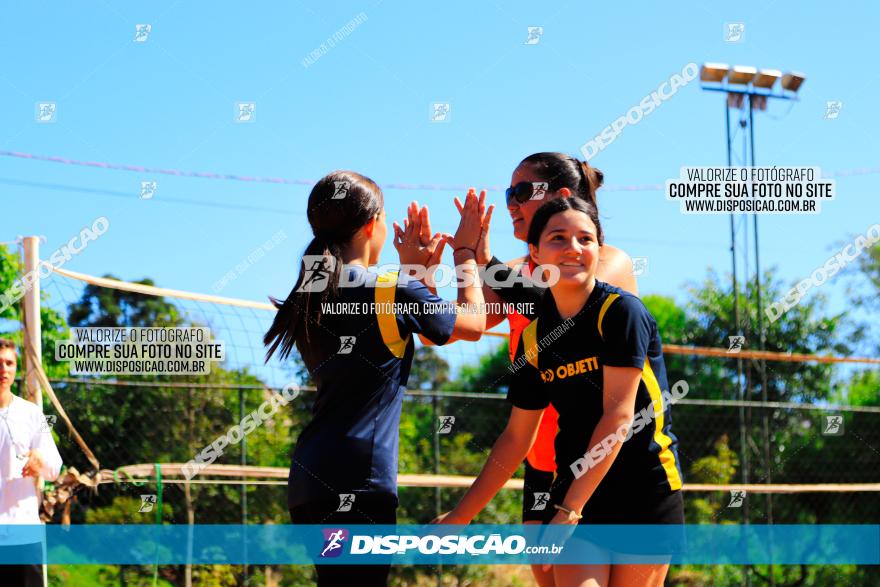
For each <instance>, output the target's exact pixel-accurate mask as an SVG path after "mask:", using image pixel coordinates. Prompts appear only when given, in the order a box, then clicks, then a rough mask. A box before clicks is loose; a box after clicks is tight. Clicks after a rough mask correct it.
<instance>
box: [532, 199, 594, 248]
mask: <svg viewBox="0 0 880 587" xmlns="http://www.w3.org/2000/svg"><path fill="white" fill-rule="evenodd" d="M566 210H577V211H578V212H583V213H584V214H586V215H587V216H589V218H590V220H592V221H593V224H595V225H596V240H597V241H598V242H599V245H600V246H601V245H602V244H603V243H604V241H605V237H604V236H603V234H602V224H601V223H600V222H599V211H598V210H597V209H596V206H594V205H593V204H591V203H590V202H587V201H585V200H581V199H579V198H557V199H555V200H550V201H549V202H547V203H546V204H544V205H543V206H541V207H540V208H538V211H537V212H535V215H534V216H533V217H532V224H531V225H530V226H529V235H528V237H527V238H526V242H527V243H529V244H530V245H535V246H536V247H537V246H538V241H540V240H541V233H542V232H544V229H545V228H546V227H547V223H548V222H550V219H551V218H553V217H554V216H556V215H557V214H559V213H560V212H565V211H566Z"/></svg>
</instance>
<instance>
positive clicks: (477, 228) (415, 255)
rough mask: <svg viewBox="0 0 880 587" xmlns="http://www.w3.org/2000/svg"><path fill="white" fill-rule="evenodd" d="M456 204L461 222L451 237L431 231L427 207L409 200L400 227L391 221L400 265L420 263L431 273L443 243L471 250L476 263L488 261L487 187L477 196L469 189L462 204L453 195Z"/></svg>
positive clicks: (489, 219) (441, 250)
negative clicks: (474, 254)
mask: <svg viewBox="0 0 880 587" xmlns="http://www.w3.org/2000/svg"><path fill="white" fill-rule="evenodd" d="M455 207H456V208H458V212H459V214H461V221H460V222H459V225H458V230H457V231H456V233H455V235H454V236H453V235H451V234H448V233H441V232H436V233H432V231H431V220H430V217H429V215H428V207H427V206H422V207H419V204H418V202H411V203H410V205H409V207H408V208H407V211H406V212H407V217H406V219H404V221H403V227H401V226H400V224H399V223H397V222H394V248H395V249H397V253H398V255H399V256H400V264H401V265H420V266H423V267H425V268H426V269H427V270H428V272H429V274H430V273H431V271H430V269H431V268H432V267H434V266H436V265H437V264H438V263H440V259H441V258H442V255H443V249H444V247H445V246H446V243H449V244H450V246H451V247H452V248H453V249H458V248H466V249H471V250H473V251H474V252H475V253H476V256H477V263H482V264H485V263H487V262H488V261H489V258H491V256H490V257H488V258H485V256H486V254H487V253H488V251H489V237H488V234H489V223H490V222H491V219H492V211H493V210H494V209H495V206H494V205H491V206H489V208H488V210H487V209H486V190H482V191H481V192H480V196H479V197H477V192H476V190H475V189H474V188H471V189H470V190H468V193H467V196H466V197H465V201H464V203H463V204H462V202H461V200H459V199H458V196H456V198H455Z"/></svg>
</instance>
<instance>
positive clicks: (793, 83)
mask: <svg viewBox="0 0 880 587" xmlns="http://www.w3.org/2000/svg"><path fill="white" fill-rule="evenodd" d="M805 79H807V78H806V76H805V75H804V74H802V73H797V72H795V71H791V72H789V73H786V74H785V75H784V76H782V89H783V90H788V91H789V92H797V91H798V90H799V89H800V88H801V84H803V83H804V80H805Z"/></svg>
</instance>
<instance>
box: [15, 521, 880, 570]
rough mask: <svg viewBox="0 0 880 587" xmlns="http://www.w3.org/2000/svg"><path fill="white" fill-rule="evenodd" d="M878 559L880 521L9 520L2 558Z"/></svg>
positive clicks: (233, 561) (405, 561)
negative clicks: (595, 523) (179, 522)
mask: <svg viewBox="0 0 880 587" xmlns="http://www.w3.org/2000/svg"><path fill="white" fill-rule="evenodd" d="M38 563H48V564H53V565H81V564H123V565H153V564H159V565H176V564H186V563H191V564H224V565H241V564H251V565H254V564H257V565H259V564H264V565H265V564H271V565H308V564H392V565H413V564H415V565H437V564H453V565H459V564H478V565H498V564H536V563H552V564H602V563H606V564H607V563H610V564H624V563H642V564H651V563H671V564H702V565H728V564H730V565H747V564H748V565H761V564H779V565H799V564H807V565H843V564H853V565H877V564H880V525H790V526H788V525H783V526H764V525H752V526H739V525H718V526H711V525H682V526H673V525H669V526H611V525H608V526H585V525H581V526H563V525H552V526H536V525H470V526H442V525H441V526H431V525H398V526H378V525H376V526H355V525H352V526H331V525H328V526H310V525H265V526H242V525H194V526H186V525H162V526H144V525H115V526H114V525H79V526H70V527H67V528H64V527H62V526H54V525H53V526H2V527H0V564H38Z"/></svg>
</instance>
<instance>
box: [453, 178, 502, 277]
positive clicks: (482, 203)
mask: <svg viewBox="0 0 880 587" xmlns="http://www.w3.org/2000/svg"><path fill="white" fill-rule="evenodd" d="M455 207H456V208H458V212H459V214H461V222H460V223H459V225H458V230H457V231H456V232H455V236H454V237H452V238H448V239H447V240H448V241H449V243H450V244H451V245H452V248H453V249H456V250H457V249H470V250H471V251H473V252H474V255H475V257H476V258H477V263H481V264H485V263H488V261H489V259H491V257H489V259H483V257H485V255H484V254H481V251H480V250H479V249H480V248H481V247H482V246H483V245H482V242H483V241H485V247H486V249H488V237H487V235H488V232H489V223H490V221H491V219H492V211H493V210H494V209H495V206H494V205H491V206H489V209H488V210H486V190H482V191H481V192H480V196H479V198H478V197H477V192H476V190H475V189H474V188H471V189H470V190H468V193H467V196H466V197H465V201H464V204H462V203H461V200H459V199H458V197H457V196H456V198H455ZM482 253H485V251H483V252H482Z"/></svg>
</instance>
